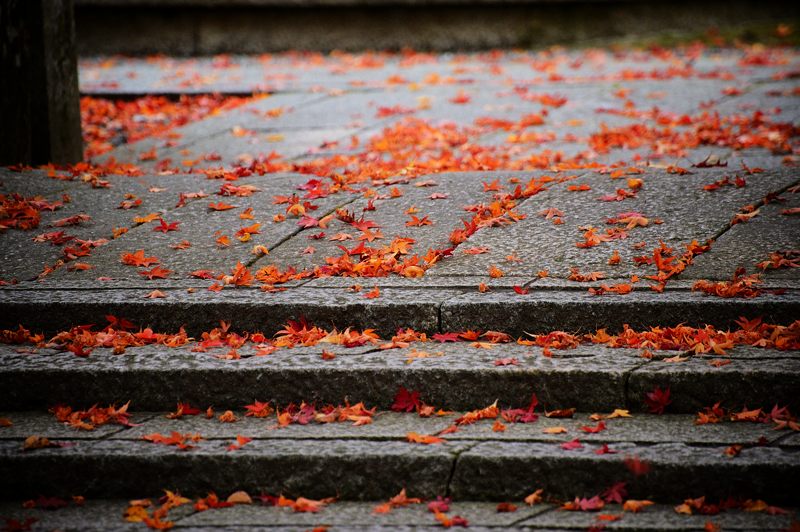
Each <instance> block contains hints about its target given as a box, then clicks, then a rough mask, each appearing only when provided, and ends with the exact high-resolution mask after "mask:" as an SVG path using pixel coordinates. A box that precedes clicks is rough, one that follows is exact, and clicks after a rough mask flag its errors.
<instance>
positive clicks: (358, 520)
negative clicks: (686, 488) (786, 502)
mask: <svg viewBox="0 0 800 532" xmlns="http://www.w3.org/2000/svg"><path fill="white" fill-rule="evenodd" d="M157 495H158V494H153V499H152V502H153V506H151V507H148V508H147V510H148V512H150V513H152V511H153V510H154V509H155V508H157V507H158V503H157V501H156V500H155V497H156V496H157ZM24 502H25V501H16V500H15V501H8V502H2V503H0V515H3V516H8V519H12V518H13V519H16V520H17V521H18V522H24V521H25V520H26V519H35V520H36V521H35V522H34V523H32V524H33V526H34V529H43V530H55V529H57V530H64V531H78V530H79V531H87V530H88V531H101V530H102V531H105V530H110V529H113V530H124V531H128V530H130V531H142V530H146V528H145V527H144V525H143V524H142V523H131V522H127V521H125V520H124V518H123V515H124V514H125V512H126V510H127V509H128V508H129V506H130V504H129V501H127V500H120V499H97V500H93V499H87V500H86V502H85V503H84V504H83V505H82V506H75V505H68V506H67V507H65V508H60V509H59V510H57V511H52V510H47V509H42V508H38V507H36V508H32V509H31V508H23V507H22V503H24ZM191 502H195V501H191ZM384 502H385V501H370V502H346V501H337V502H335V503H332V504H328V505H326V506H325V507H324V508H323V509H322V510H321V511H319V512H295V511H294V510H293V509H292V508H290V507H275V506H271V505H261V504H260V503H258V502H255V503H254V504H237V505H235V506H232V507H228V508H220V509H214V510H208V511H202V512H200V511H196V510H194V508H193V506H192V505H191V504H189V503H185V504H184V505H182V506H179V507H177V508H174V509H172V510H170V511H169V514H168V520H169V522H171V523H174V525H175V528H174V529H175V530H187V531H189V530H191V531H200V530H203V531H210V530H213V531H219V530H239V531H248V532H249V531H255V530H266V531H275V532H278V531H281V532H283V531H292V532H295V531H299V530H312V529H314V528H315V527H321V526H327V527H330V529H331V530H343V529H347V530H356V531H362V530H363V531H366V530H373V531H384V530H386V531H388V530H398V529H399V530H418V531H419V530H442V528H441V526H440V525H439V522H437V520H436V518H435V515H434V514H433V513H432V512H431V511H430V510H429V509H428V505H427V504H426V503H427V502H429V501H422V503H415V504H409V505H408V506H405V507H402V508H397V509H394V510H392V511H390V512H388V513H375V511H374V510H375V508H376V507H377V506H379V505H380V504H382V503H384ZM449 506H450V510H449V511H448V512H447V514H446V515H447V516H448V517H449V518H450V519H452V518H454V517H455V516H459V517H462V518H463V519H464V520H466V521H467V523H469V530H481V531H483V530H497V529H499V528H513V529H515V530H521V529H522V530H586V529H587V528H589V527H591V526H598V525H602V524H604V523H609V519H612V518H613V519H615V520H614V521H613V522H611V523H610V524H611V525H613V530H637V531H662V530H681V531H685V530H704V529H706V528H705V527H706V523H711V524H712V525H716V526H719V527H720V528H721V529H722V530H787V529H789V528H788V527H790V526H791V524H792V522H793V515H795V516H796V511H797V510H796V508H789V514H786V515H783V514H781V515H770V514H768V513H766V512H763V511H762V512H748V511H745V510H741V509H728V510H724V511H721V512H720V513H718V514H715V515H698V514H693V515H686V514H679V513H677V512H676V511H675V508H674V506H673V505H664V504H654V505H652V506H649V507H647V508H645V509H644V510H643V511H641V512H639V513H631V512H625V511H624V510H623V508H622V505H620V504H606V505H605V506H604V507H603V509H602V510H600V511H597V512H568V511H562V510H561V509H560V506H559V505H557V504H551V503H540V504H536V505H534V506H527V505H526V504H524V503H522V502H517V503H515V504H514V506H515V507H516V510H514V511H510V512H509V511H505V512H498V510H497V504H495V503H488V502H475V501H455V502H452V503H450V504H449ZM609 516H612V517H609Z"/></svg>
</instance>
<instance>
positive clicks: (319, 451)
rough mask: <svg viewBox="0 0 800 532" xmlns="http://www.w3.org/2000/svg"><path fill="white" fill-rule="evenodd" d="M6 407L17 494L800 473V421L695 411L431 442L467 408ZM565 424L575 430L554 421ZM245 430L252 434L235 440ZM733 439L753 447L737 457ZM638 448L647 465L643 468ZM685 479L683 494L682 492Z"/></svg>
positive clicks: (465, 434) (506, 490)
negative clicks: (227, 411)
mask: <svg viewBox="0 0 800 532" xmlns="http://www.w3.org/2000/svg"><path fill="white" fill-rule="evenodd" d="M239 415H240V416H241V412H239ZM8 418H10V419H11V420H12V423H14V424H13V425H12V426H11V427H8V428H5V429H2V431H3V439H0V473H2V474H0V478H2V479H6V480H3V481H0V492H3V493H5V495H6V496H9V494H11V493H35V492H36V490H41V486H43V485H47V486H50V487H51V488H52V489H57V490H61V491H64V492H76V490H85V492H86V494H87V495H98V494H100V495H103V496H115V495H116V496H119V495H123V496H125V495H127V496H132V497H133V496H135V492H136V490H139V491H142V492H152V491H157V490H159V489H162V488H168V489H181V490H184V491H186V492H187V493H204V492H205V491H206V490H220V491H224V490H235V489H239V488H245V489H254V488H262V489H266V490H269V491H271V492H281V491H282V492H286V493H303V494H305V495H307V496H309V497H316V498H321V497H329V496H332V495H338V496H340V497H342V498H343V499H347V500H353V499H356V500H364V499H369V498H371V497H372V498H381V497H388V496H391V495H392V494H393V493H394V492H397V491H399V490H400V489H401V488H403V487H408V488H409V489H412V488H413V489H414V490H416V491H417V492H418V493H420V494H423V495H425V496H428V497H431V496H435V495H437V494H452V495H453V496H455V497H456V498H458V499H459V500H481V499H483V500H486V499H488V500H503V499H515V498H517V499H518V498H521V497H523V496H524V495H525V494H524V493H523V492H524V491H525V490H526V489H529V487H530V486H529V483H530V482H531V479H532V478H533V479H538V482H540V483H541V484H542V485H544V486H546V487H547V489H548V490H549V491H551V492H552V493H554V494H556V493H557V494H559V495H560V496H562V497H569V498H571V497H573V496H574V495H576V494H579V495H587V494H589V493H590V492H591V491H593V490H594V491H599V490H602V489H604V488H605V487H607V486H608V485H610V484H613V483H614V482H619V481H625V482H628V483H629V484H630V486H629V487H630V492H631V496H632V497H635V498H636V497H638V498H654V499H656V500H661V501H672V500H674V499H675V498H676V497H681V496H685V497H689V496H699V495H700V494H705V495H709V496H717V497H725V496H728V495H737V496H743V497H751V498H752V497H761V498H765V497H771V498H773V499H774V500H776V501H781V502H786V501H787V500H789V499H788V497H790V495H789V494H790V493H791V492H792V490H791V487H790V484H791V482H792V479H793V478H794V477H795V475H797V474H800V460H798V456H800V434H798V433H796V432H791V431H776V430H774V426H773V424H772V423H743V422H742V423H732V422H726V423H720V424H710V425H702V426H698V425H695V424H694V421H693V419H692V417H691V416H674V415H667V416H648V415H641V416H640V415H635V416H634V417H632V418H615V419H607V420H605V421H604V423H606V425H607V427H608V428H607V429H606V430H603V431H602V432H599V433H596V434H586V433H584V432H583V431H582V430H581V428H580V427H582V426H590V427H596V426H597V424H596V423H595V422H591V421H589V418H588V414H577V415H576V418H575V419H552V418H545V417H542V418H540V419H539V420H538V421H536V422H534V423H526V424H523V423H505V431H504V432H500V433H498V432H495V431H494V430H493V429H494V425H493V423H494V420H484V421H482V422H478V423H477V424H475V425H473V426H466V427H463V426H462V427H460V428H459V430H458V431H457V432H455V433H453V434H448V435H445V436H444V438H445V441H444V442H442V443H439V444H430V445H422V444H415V443H410V442H409V441H408V440H407V437H408V435H409V433H411V432H416V433H418V434H425V435H430V434H437V433H440V432H441V431H442V430H443V429H445V428H447V427H449V426H451V424H452V423H453V422H454V419H455V414H454V415H453V416H448V419H445V418H438V419H437V418H421V417H419V416H418V415H416V414H414V413H408V414H398V413H385V412H381V413H379V414H377V415H376V416H375V421H374V422H373V423H372V424H369V425H366V426H353V424H352V423H350V422H344V423H331V424H317V423H311V424H309V425H306V426H293V425H290V426H289V427H288V428H285V429H276V428H275V425H276V423H275V420H274V418H272V419H241V420H239V421H235V422H232V423H221V422H219V421H218V420H216V419H213V420H207V419H202V418H196V417H192V418H184V419H181V420H180V421H177V420H167V419H165V418H164V413H158V414H156V413H138V414H134V416H133V421H134V422H136V423H140V424H139V425H138V426H136V427H133V428H129V429H121V430H118V431H115V430H114V429H115V428H117V427H111V428H110V429H107V430H106V432H105V433H101V432H98V434H97V435H94V434H92V436H95V437H93V438H88V439H87V438H85V437H83V438H82V437H80V436H83V435H84V434H86V433H85V432H81V433H76V432H75V431H74V429H67V428H65V427H63V426H59V422H57V421H56V420H55V419H54V418H52V417H51V418H49V419H47V418H46V417H45V416H44V415H43V414H41V413H35V414H31V413H13V412H12V413H10V414H8ZM555 426H563V427H564V429H565V430H566V431H567V432H566V433H562V434H557V435H555V434H545V433H544V432H543V431H544V430H545V428H548V427H549V428H553V427H555ZM37 429H38V430H37ZM33 431H36V433H38V435H40V436H41V435H49V436H52V437H53V441H54V442H56V443H57V444H58V446H55V447H48V448H42V449H34V450H24V449H23V443H22V441H23V438H25V437H27V436H30V435H33V434H34V432H33ZM173 431H177V432H179V433H181V434H192V433H198V434H200V435H201V436H202V437H203V438H204V439H201V440H199V441H196V442H191V441H187V443H190V444H191V445H193V447H192V448H190V449H185V450H181V449H179V448H178V447H177V446H174V445H163V444H156V443H152V442H150V441H146V440H144V439H143V436H144V435H148V434H154V433H155V434H164V435H165V437H168V436H170V435H171V433H172V432H173ZM238 435H242V436H245V437H249V438H252V440H251V441H249V442H246V443H245V444H244V445H241V446H240V447H239V448H238V449H233V450H232V449H230V445H231V444H233V443H236V441H237V436H238ZM762 437H763V438H764V439H763V440H761V438H762ZM575 440H578V442H577V448H575V446H576V444H575ZM760 440H761V441H760ZM568 443H571V444H572V445H567V444H568ZM604 444H605V445H604ZM734 445H741V447H738V452H735V453H734V454H735V456H730V453H731V451H732V450H733V449H734V447H733V446H734ZM606 446H607V447H606ZM602 451H605V452H602ZM608 451H610V452H608ZM632 459H636V460H637V461H639V462H640V463H644V464H647V466H646V467H647V468H648V470H647V471H646V472H645V473H642V472H641V471H639V472H636V471H635V468H634V466H633V465H631V460H632ZM12 479H13V480H12ZM86 479H92V481H91V482H89V483H87V482H86ZM675 486H681V489H682V490H684V491H685V493H680V494H676V492H675Z"/></svg>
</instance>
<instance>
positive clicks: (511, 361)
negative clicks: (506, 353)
mask: <svg viewBox="0 0 800 532" xmlns="http://www.w3.org/2000/svg"><path fill="white" fill-rule="evenodd" d="M494 365H495V366H518V365H519V360H517V359H516V358H513V357H509V358H498V359H497V360H495V361H494Z"/></svg>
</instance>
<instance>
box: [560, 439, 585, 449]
mask: <svg viewBox="0 0 800 532" xmlns="http://www.w3.org/2000/svg"><path fill="white" fill-rule="evenodd" d="M561 448H562V449H564V450H565V451H573V450H575V449H582V448H583V444H582V443H581V442H580V441H579V440H578V438H575V439H574V440H572V441H568V442H565V443H562V444H561Z"/></svg>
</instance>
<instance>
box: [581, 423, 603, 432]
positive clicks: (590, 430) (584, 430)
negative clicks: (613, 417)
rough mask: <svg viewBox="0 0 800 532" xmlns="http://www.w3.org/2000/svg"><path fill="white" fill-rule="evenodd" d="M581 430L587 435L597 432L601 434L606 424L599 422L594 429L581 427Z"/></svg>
mask: <svg viewBox="0 0 800 532" xmlns="http://www.w3.org/2000/svg"><path fill="white" fill-rule="evenodd" d="M581 430H582V431H583V432H586V433H588V434H597V433H598V432H603V431H604V430H606V424H605V423H604V422H602V421H600V422H599V423H598V424H597V425H595V426H594V427H586V426H583V427H581Z"/></svg>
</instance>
